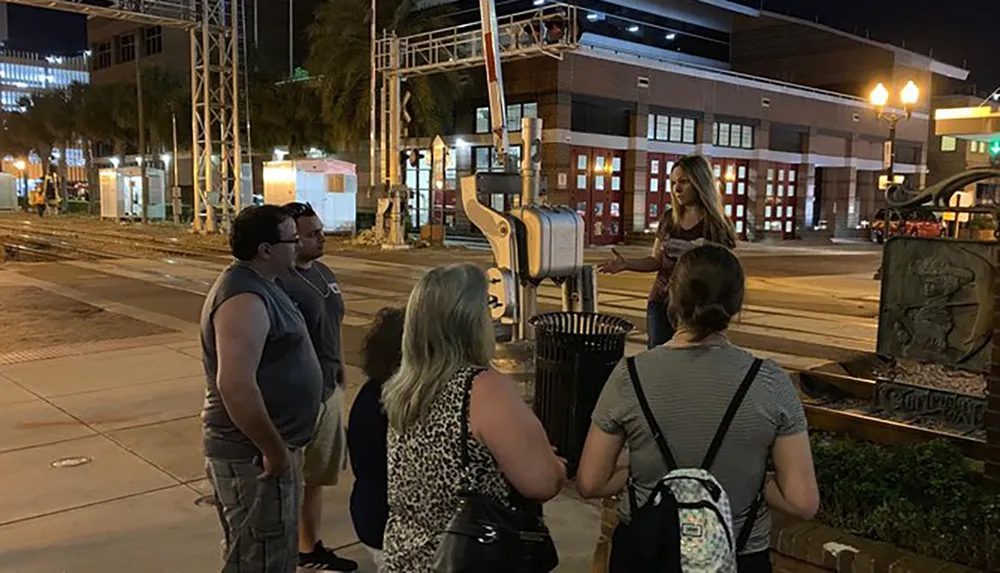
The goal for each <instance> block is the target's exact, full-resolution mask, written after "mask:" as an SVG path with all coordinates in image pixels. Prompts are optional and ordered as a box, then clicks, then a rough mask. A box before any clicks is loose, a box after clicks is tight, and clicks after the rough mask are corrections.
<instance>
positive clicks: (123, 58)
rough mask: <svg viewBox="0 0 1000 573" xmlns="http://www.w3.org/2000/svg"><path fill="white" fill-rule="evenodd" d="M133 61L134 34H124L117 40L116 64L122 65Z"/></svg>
mask: <svg viewBox="0 0 1000 573" xmlns="http://www.w3.org/2000/svg"><path fill="white" fill-rule="evenodd" d="M133 60H135V34H125V35H124V36H120V37H119V38H118V62H119V63H122V64H124V63H125V62H131V61H133Z"/></svg>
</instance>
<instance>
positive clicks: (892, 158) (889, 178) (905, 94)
mask: <svg viewBox="0 0 1000 573" xmlns="http://www.w3.org/2000/svg"><path fill="white" fill-rule="evenodd" d="M919 100H920V88H918V87H917V84H915V83H914V82H913V80H909V81H907V82H906V85H904V86H903V89H902V91H900V92H899V102H900V103H901V104H903V115H902V116H901V115H899V114H897V113H896V111H895V110H891V111H889V112H888V113H887V112H886V106H887V105H888V104H889V90H888V89H887V88H886V87H885V86H884V85H883V84H882V82H879V83H878V85H876V86H875V89H873V90H872V93H871V94H869V96H868V101H870V102H871V104H872V105H873V106H874V107H875V117H876V118H878V119H880V120H885V121H886V122H887V123H888V124H889V139H888V141H886V142H885V147H884V148H883V152H882V166H883V167H884V168H885V181H886V189H885V192H886V196H888V194H889V193H890V190H891V188H892V187H893V186H895V185H899V183H897V181H896V174H895V173H894V169H895V165H896V124H897V123H899V120H900V119H904V118H905V119H909V118H910V117H911V116H912V115H913V106H914V105H916V103H917V101H919ZM880 180H881V178H880ZM889 212H890V211H889V209H886V225H885V235H886V238H887V239H888V238H889V237H888V235H889V232H890V225H889V223H888V221H889V218H890V217H889ZM900 228H902V226H900ZM874 278H875V279H876V280H878V279H880V278H882V267H881V265H880V266H879V268H878V270H877V271H875V277H874Z"/></svg>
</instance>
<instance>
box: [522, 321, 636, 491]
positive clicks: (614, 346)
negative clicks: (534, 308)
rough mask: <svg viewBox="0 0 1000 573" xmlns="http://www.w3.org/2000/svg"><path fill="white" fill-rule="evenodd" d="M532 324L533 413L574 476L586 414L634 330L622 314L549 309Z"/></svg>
mask: <svg viewBox="0 0 1000 573" xmlns="http://www.w3.org/2000/svg"><path fill="white" fill-rule="evenodd" d="M530 323H531V325H532V326H534V327H535V398H534V410H535V414H536V415H537V416H538V418H539V419H540V420H541V422H542V425H543V426H544V427H545V431H546V433H547V434H548V436H549V441H550V442H551V443H552V445H553V446H555V447H556V448H557V449H558V452H559V455H560V456H562V457H564V458H566V459H567V460H568V461H569V474H570V477H572V476H574V475H576V469H577V467H578V466H579V464H580V455H581V454H582V453H583V442H584V440H585V439H586V438H587V431H588V430H589V428H590V416H591V413H592V412H593V411H594V406H595V405H596V404H597V398H598V397H599V396H600V395H601V390H602V389H603V388H604V383H605V382H606V381H607V379H608V376H609V375H610V374H611V371H612V370H614V368H615V365H617V364H618V362H620V361H621V359H622V357H623V356H624V355H625V337H626V336H628V333H629V332H630V331H631V330H632V329H633V328H634V326H633V325H632V323H630V322H629V321H627V320H624V319H622V318H618V317H615V316H608V315H605V314H596V313H584V312H552V313H546V314H540V315H538V316H534V317H532V318H531V319H530Z"/></svg>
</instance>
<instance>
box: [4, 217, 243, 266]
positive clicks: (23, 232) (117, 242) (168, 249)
mask: <svg viewBox="0 0 1000 573" xmlns="http://www.w3.org/2000/svg"><path fill="white" fill-rule="evenodd" d="M0 235H6V236H8V237H14V238H21V239H23V240H30V241H42V242H51V239H60V240H61V242H63V243H65V242H66V241H67V240H69V241H74V242H77V243H88V244H94V245H96V246H98V247H101V246H106V247H110V248H112V249H113V248H114V247H115V246H117V247H126V248H129V249H133V250H145V251H152V252H156V253H160V254H163V255H169V256H178V257H187V258H196V259H220V258H226V259H228V258H230V254H229V251H228V249H223V248H215V247H208V246H205V247H197V248H195V247H190V246H187V245H181V244H178V243H179V242H178V241H176V240H171V239H162V238H158V237H150V236H145V235H139V234H135V233H118V232H114V231H102V230H89V229H88V230H85V231H84V230H80V229H71V228H67V227H60V226H51V225H45V226H33V225H26V224H9V223H0ZM79 250H81V251H83V250H86V249H84V248H82V247H81V248H80V249H79ZM94 252H96V253H103V254H106V255H109V256H121V253H120V252H115V251H113V250H111V251H97V250H94Z"/></svg>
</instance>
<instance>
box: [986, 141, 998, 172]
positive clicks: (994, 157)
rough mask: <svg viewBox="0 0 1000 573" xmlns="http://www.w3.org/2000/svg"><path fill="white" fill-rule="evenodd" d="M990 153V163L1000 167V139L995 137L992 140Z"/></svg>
mask: <svg viewBox="0 0 1000 573" xmlns="http://www.w3.org/2000/svg"><path fill="white" fill-rule="evenodd" d="M989 153H990V165H992V166H993V167H996V168H997V169H1000V139H994V140H993V141H991V142H990V147H989Z"/></svg>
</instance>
